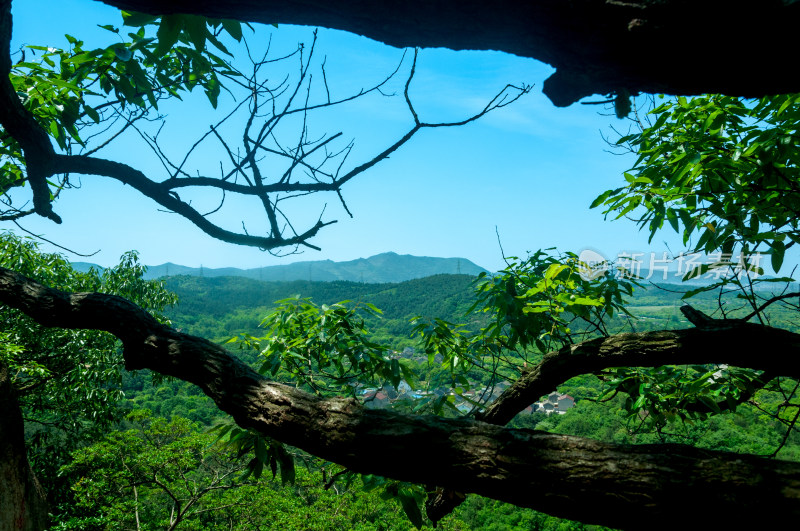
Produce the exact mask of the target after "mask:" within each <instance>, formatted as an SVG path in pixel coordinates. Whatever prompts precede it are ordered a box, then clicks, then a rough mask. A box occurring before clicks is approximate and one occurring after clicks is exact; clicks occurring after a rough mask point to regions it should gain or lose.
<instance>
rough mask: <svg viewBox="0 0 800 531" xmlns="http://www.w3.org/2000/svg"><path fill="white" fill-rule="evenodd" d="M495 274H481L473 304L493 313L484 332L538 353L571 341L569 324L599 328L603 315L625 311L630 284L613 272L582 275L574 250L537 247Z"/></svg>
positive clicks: (630, 288) (512, 344) (631, 289)
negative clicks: (556, 252) (552, 251)
mask: <svg viewBox="0 0 800 531" xmlns="http://www.w3.org/2000/svg"><path fill="white" fill-rule="evenodd" d="M511 260H512V261H511V262H510V263H509V266H508V267H507V268H506V269H504V270H503V271H501V272H500V273H499V274H497V275H493V276H489V275H485V274H484V275H481V277H480V281H479V284H478V287H477V294H478V303H477V304H476V309H481V311H483V312H485V313H488V314H490V315H491V321H490V324H489V325H488V326H487V327H486V329H485V330H484V331H483V333H484V334H485V335H486V336H488V337H493V338H499V339H501V340H502V343H503V345H504V346H505V347H506V348H509V349H515V348H517V347H520V348H522V349H525V348H528V347H531V346H534V347H536V348H537V349H538V350H539V351H540V352H542V353H545V352H549V351H550V350H553V349H556V348H560V347H561V346H563V345H564V344H567V343H570V342H572V334H573V332H574V330H573V328H572V323H576V320H577V323H576V324H580V325H581V326H580V328H581V329H583V328H585V326H589V327H590V328H591V329H592V330H593V331H601V332H602V330H603V319H604V318H605V317H613V316H614V314H615V313H620V312H622V313H625V312H626V310H625V307H624V296H625V295H626V294H627V295H631V294H632V293H633V287H634V283H633V282H632V281H630V280H626V279H621V278H617V277H616V276H615V275H614V274H613V272H610V273H608V274H604V275H601V276H599V277H597V278H594V279H591V280H586V279H584V278H582V277H581V276H580V274H579V271H580V268H581V263H580V261H579V260H578V257H577V256H576V255H574V254H572V253H567V254H564V255H562V256H550V255H549V254H548V253H547V252H546V251H537V252H536V253H534V254H532V255H531V256H530V257H528V259H527V260H522V261H518V260H516V259H511Z"/></svg>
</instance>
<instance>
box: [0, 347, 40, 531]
mask: <svg viewBox="0 0 800 531" xmlns="http://www.w3.org/2000/svg"><path fill="white" fill-rule="evenodd" d="M47 520H48V510H47V502H46V500H45V495H44V491H43V490H42V487H41V486H40V485H39V482H38V481H37V480H36V476H35V475H34V473H33V470H31V467H30V464H29V463H28V455H27V453H26V451H25V425H24V423H23V421H22V411H21V410H20V408H19V403H18V402H17V397H16V393H15V391H14V387H13V386H12V384H11V378H10V375H9V373H8V366H7V365H6V364H5V363H3V362H2V360H0V529H4V530H8V531H38V530H41V529H45V528H46V527H47Z"/></svg>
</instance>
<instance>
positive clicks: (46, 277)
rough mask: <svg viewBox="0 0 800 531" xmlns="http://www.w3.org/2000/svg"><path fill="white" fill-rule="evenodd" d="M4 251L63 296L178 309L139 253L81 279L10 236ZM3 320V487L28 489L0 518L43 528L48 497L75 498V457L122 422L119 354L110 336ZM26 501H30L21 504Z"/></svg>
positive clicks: (11, 317)
mask: <svg viewBox="0 0 800 531" xmlns="http://www.w3.org/2000/svg"><path fill="white" fill-rule="evenodd" d="M0 251H1V252H0V265H2V266H9V267H14V268H15V269H16V270H18V271H20V272H22V273H24V274H26V275H28V276H30V277H31V278H37V279H40V280H41V281H43V282H47V283H48V284H52V285H54V286H60V287H62V288H64V289H69V290H91V291H98V292H106V293H116V294H120V295H124V296H126V297H127V298H128V299H130V300H132V301H137V303H138V304H140V305H141V306H142V307H144V308H149V309H150V310H151V311H153V312H155V313H156V315H158V313H157V312H158V311H160V310H162V309H163V308H164V307H165V306H166V305H169V304H172V303H174V301H175V298H174V296H173V295H171V294H170V293H169V292H167V291H166V290H165V289H164V288H163V287H162V286H161V283H160V282H146V281H143V280H142V278H141V276H142V273H143V272H144V269H143V268H142V266H140V265H139V263H138V261H137V257H136V255H135V253H129V254H126V255H125V256H123V257H122V260H121V262H120V264H119V265H118V266H117V267H115V268H109V269H107V270H105V271H104V272H103V273H102V274H101V273H99V272H97V271H95V270H91V271H90V272H88V273H78V272H76V271H74V270H73V269H72V267H71V266H70V265H69V263H68V262H67V261H66V260H64V259H63V258H61V257H60V256H57V255H47V254H42V253H40V252H39V251H38V249H37V248H36V245H35V244H34V243H33V242H31V241H26V240H21V239H19V238H17V237H14V236H13V235H11V234H7V233H2V234H0ZM0 315H2V320H0V321H1V322H2V323H3V324H2V326H1V327H0V341H1V342H2V343H0V349H2V350H0V386H2V389H3V390H2V393H3V395H2V399H3V402H2V404H3V412H4V413H3V417H2V423H3V425H2V433H3V444H4V446H5V447H4V454H3V455H4V459H3V460H2V461H0V466H2V467H3V469H4V472H3V478H4V481H8V479H7V478H13V477H15V476H18V477H21V478H27V479H25V481H27V482H28V483H29V484H30V487H29V488H27V489H26V491H19V490H18V488H17V487H16V486H15V485H14V484H13V482H9V483H6V485H5V486H4V488H3V489H2V494H1V495H0V511H1V512H2V514H5V515H9V518H14V519H17V518H18V519H19V521H21V522H24V523H27V520H28V518H27V517H26V516H25V515H23V514H21V513H20V511H25V510H31V509H33V510H34V511H35V512H34V513H33V514H32V515H31V518H32V520H31V522H32V523H34V526H35V527H42V526H43V525H44V524H43V521H42V520H41V516H43V517H45V519H46V516H47V512H48V511H47V509H46V504H45V499H44V498H45V496H46V497H47V500H48V501H49V503H50V505H57V504H59V503H64V502H65V501H66V499H67V498H68V497H69V495H68V493H67V492H66V490H67V489H66V485H65V484H64V482H63V479H62V478H60V477H59V474H58V468H59V467H60V466H61V465H63V464H64V463H66V462H67V461H68V454H69V452H70V451H71V450H73V449H75V448H76V447H77V446H78V445H80V444H82V443H85V442H86V441H89V440H92V439H93V438H96V437H97V436H98V435H99V434H101V433H103V432H104V431H105V430H107V429H108V427H109V426H110V425H112V424H113V422H114V421H115V420H117V419H118V418H119V412H118V410H117V408H116V403H117V402H118V401H119V399H120V398H121V391H120V383H121V375H120V373H121V367H120V356H121V354H120V352H119V349H118V346H117V340H116V338H114V337H113V336H111V335H109V334H105V333H102V332H95V331H89V330H87V331H78V330H76V331H68V330H60V329H46V328H42V327H40V326H38V325H37V324H36V323H35V322H33V321H32V320H30V319H28V318H27V317H25V316H24V315H21V314H20V313H19V312H17V311H15V310H13V309H11V308H10V307H7V306H4V307H2V308H0ZM161 319H162V321H166V319H165V318H163V317H161ZM23 435H27V437H23ZM29 462H30V464H29ZM8 467H13V468H11V470H13V469H16V470H17V473H13V474H12V473H11V472H10V470H9V468H8ZM31 467H32V468H33V470H35V475H34V474H33V473H31V472H30V469H31ZM37 478H39V479H40V480H41V481H42V482H43V483H45V484H46V485H47V487H48V488H47V492H46V493H45V492H42V490H41V488H39V487H38V486H36V485H38V480H37ZM26 496H32V497H29V498H28V500H27V501H25V502H22V501H21V500H22V499H23V498H24V497H26ZM43 507H45V508H43ZM28 508H31V509H28Z"/></svg>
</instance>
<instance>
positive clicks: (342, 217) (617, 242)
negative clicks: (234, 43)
mask: <svg viewBox="0 0 800 531" xmlns="http://www.w3.org/2000/svg"><path fill="white" fill-rule="evenodd" d="M13 14H14V37H13V43H14V46H18V45H21V44H38V45H46V46H54V47H64V46H66V41H65V40H64V38H63V34H64V33H70V34H72V35H75V36H78V37H80V38H82V39H84V40H86V41H87V46H92V45H95V46H97V45H101V44H107V43H108V42H109V40H108V38H109V36H111V35H110V34H108V33H107V32H104V31H102V30H98V29H97V27H96V25H97V24H109V23H111V24H119V23H120V22H121V19H120V16H119V13H118V12H117V11H116V10H114V9H112V8H109V7H107V6H105V5H103V4H100V3H98V2H93V1H89V0H60V1H58V2H55V1H52V0H50V1H47V0H45V1H41V0H25V1H20V0H16V1H15V2H14V6H13ZM256 29H257V33H256V35H255V36H251V37H250V38H251V40H253V41H254V42H255V43H256V45H258V43H263V42H265V41H266V39H267V38H268V35H270V34H271V35H272V39H273V46H274V47H275V48H276V49H280V48H284V49H290V48H292V47H294V46H296V43H297V42H299V41H301V40H304V41H307V42H308V41H310V37H311V31H312V30H311V29H310V28H298V27H290V26H281V27H279V28H277V29H275V28H273V27H270V26H268V27H263V26H258V27H256ZM318 46H319V48H318V53H320V54H324V55H326V56H327V58H328V64H327V71H328V74H329V80H330V81H331V85H332V87H333V88H334V90H338V89H339V88H340V87H342V86H343V85H349V86H350V87H353V86H365V85H368V84H369V83H370V82H374V81H375V80H377V79H379V78H380V77H381V76H382V75H383V74H384V73H386V72H388V71H390V70H391V69H392V68H393V67H394V65H395V64H396V63H397V61H399V58H400V56H401V55H402V51H400V50H397V49H394V48H390V47H387V46H385V45H383V44H380V43H376V42H373V41H370V40H368V39H365V38H361V37H357V36H353V35H350V34H346V33H343V32H338V31H329V30H322V31H320V35H319V45H318ZM551 71H552V70H551V69H550V68H549V67H548V66H547V65H544V64H542V63H539V62H536V61H534V60H531V59H522V58H518V57H514V56H510V55H507V54H502V53H496V52H453V51H448V50H439V49H434V50H423V51H422V52H421V54H420V58H419V64H418V74H417V77H416V79H415V81H414V85H413V91H412V95H413V97H414V99H415V101H417V104H418V107H419V109H420V112H421V114H422V118H423V119H424V120H428V121H438V120H448V119H455V118H458V117H465V116H467V115H469V114H470V113H471V112H474V111H475V110H477V109H478V108H480V107H481V106H482V105H483V104H484V103H485V102H486V101H488V99H490V98H491V97H492V95H493V94H494V92H495V91H497V90H498V89H500V88H501V87H503V86H504V85H505V84H506V83H529V84H534V85H535V88H534V90H533V92H532V93H531V94H529V95H528V96H526V97H524V98H523V99H522V100H520V101H518V102H517V103H515V104H514V105H512V106H510V107H507V108H505V109H501V110H498V111H496V112H494V113H492V114H491V115H489V116H487V117H484V118H483V119H481V120H479V121H478V122H476V123H473V124H470V125H468V126H465V127H460V128H455V129H444V130H431V131H423V132H422V133H421V134H419V135H418V136H417V137H416V138H415V139H413V140H412V141H411V142H410V143H409V144H407V145H406V146H404V147H402V148H401V149H400V150H399V151H398V152H396V153H395V154H394V155H392V157H391V159H390V160H387V161H384V162H382V163H380V164H379V165H377V166H375V167H373V168H372V169H371V170H369V171H368V172H366V173H364V174H362V175H361V176H359V177H357V178H356V179H354V180H353V181H351V182H350V183H349V184H348V185H346V186H345V188H344V196H345V199H346V200H347V203H348V205H349V207H350V210H351V211H352V212H353V214H354V216H355V217H354V218H353V219H350V218H349V217H347V215H346V214H345V213H344V211H343V210H342V208H341V207H340V206H339V203H338V200H337V199H336V197H335V196H332V197H331V196H329V197H326V198H324V202H327V210H326V212H325V218H326V219H338V220H339V222H338V223H337V224H335V225H332V226H330V227H327V228H326V229H324V230H323V231H322V232H321V234H320V235H319V236H318V237H316V238H314V239H313V240H312V243H314V244H315V245H317V246H320V247H322V251H321V252H315V251H310V250H308V251H305V252H304V253H303V254H300V255H293V256H287V257H284V258H276V257H273V256H271V255H270V254H267V253H264V252H261V251H259V250H257V249H250V248H245V247H239V246H234V245H231V244H226V243H222V242H218V241H216V240H213V239H212V238H210V237H208V236H206V235H205V234H204V233H202V232H201V231H199V230H198V229H196V228H195V227H194V226H192V225H191V224H190V223H188V222H186V221H184V220H183V219H182V218H180V217H178V216H176V215H170V214H166V213H163V212H160V211H159V210H158V205H156V204H154V203H153V202H151V201H149V200H148V199H146V198H143V197H141V196H140V195H139V194H138V193H136V192H134V191H133V190H131V189H130V188H127V189H126V188H125V187H123V186H121V185H118V184H116V183H113V182H109V181H108V180H107V179H104V178H99V177H84V178H82V179H81V185H82V188H81V189H78V190H70V191H68V193H66V194H65V195H64V196H63V197H62V198H61V199H59V200H58V202H57V203H56V204H55V209H56V211H57V212H58V213H59V214H60V215H61V216H62V217H63V219H64V223H63V225H61V226H57V225H54V224H52V223H51V222H49V221H45V220H39V219H35V220H34V219H28V220H26V221H25V222H24V226H25V227H26V228H27V229H29V230H31V231H34V232H37V233H40V234H43V235H45V236H46V237H47V238H49V239H52V240H54V241H56V242H58V243H60V244H62V245H64V246H66V247H69V248H71V249H74V250H76V251H80V252H93V251H95V250H98V249H99V250H100V252H99V253H98V254H97V255H95V256H94V257H92V258H90V259H88V260H90V261H94V262H96V263H99V264H101V265H110V264H112V263H115V261H116V260H117V258H118V257H119V255H120V254H121V253H123V252H124V251H127V250H129V249H136V250H138V251H139V252H140V254H141V258H142V261H143V262H144V263H146V264H153V265H155V264H161V263H164V262H174V263H179V264H183V265H189V266H199V265H201V264H202V265H203V266H205V267H223V266H235V267H242V268H248V267H258V266H265V265H274V264H281V263H288V262H292V261H298V260H322V259H331V260H337V261H340V260H352V259H355V258H359V257H367V256H371V255H374V254H377V253H381V252H385V251H395V252H398V253H401V254H414V255H422V256H441V257H455V256H457V257H464V258H467V259H469V260H472V261H473V262H475V263H477V264H479V265H481V266H483V267H486V268H488V269H499V268H501V267H502V266H503V261H502V256H501V251H500V248H499V246H498V241H497V236H496V231H497V232H498V233H499V235H500V238H501V241H502V244H503V248H504V250H505V253H506V254H507V255H517V256H524V255H525V254H526V253H527V252H528V251H534V250H536V249H539V248H547V247H554V246H555V247H558V248H559V249H562V250H571V251H575V252H578V251H580V250H581V249H584V248H587V247H589V248H593V249H596V250H598V251H600V252H602V253H603V254H605V255H606V256H612V257H613V256H616V254H617V253H618V252H620V251H628V252H630V251H647V250H654V251H659V252H660V251H664V250H667V245H669V246H670V247H671V249H672V250H673V251H679V250H680V247H679V245H678V243H677V239H676V238H674V234H668V233H667V232H666V231H665V232H664V234H665V237H668V238H671V240H670V241H668V242H666V243H663V244H662V243H661V242H660V241H659V242H653V245H651V246H648V245H647V238H646V235H645V234H643V233H640V232H639V231H638V230H637V228H636V227H635V225H634V224H633V223H631V222H629V221H624V220H622V221H616V222H611V221H604V220H603V216H602V213H601V212H600V211H599V210H589V208H588V207H589V204H590V203H591V201H592V200H593V199H594V198H595V197H596V196H597V195H598V194H600V193H601V192H603V191H604V190H606V189H609V188H616V187H618V186H620V183H621V182H622V172H623V171H624V170H625V169H627V168H628V167H629V165H630V164H631V163H632V160H631V159H630V158H627V157H622V156H615V155H612V154H610V153H608V152H607V151H606V149H607V145H606V143H605V142H604V140H603V138H602V135H601V133H602V134H612V135H613V132H612V131H611V130H610V127H611V126H614V127H617V128H620V127H621V128H623V129H624V128H625V127H626V126H625V122H623V121H619V120H617V119H616V118H614V117H613V116H608V115H601V114H599V112H600V111H602V109H601V108H600V107H599V106H594V105H593V106H585V105H573V106H572V107H570V108H566V109H560V108H555V107H554V106H553V105H552V104H551V103H550V102H549V100H547V98H545V97H544V96H543V95H542V93H541V85H542V82H543V81H544V80H545V79H546V77H547V76H548V75H549V74H550V73H551ZM337 80H338V81H337ZM230 103H231V102H230V100H226V99H224V98H223V99H221V104H220V106H221V107H223V108H224V107H225V106H226V104H230ZM165 111H166V113H167V114H168V118H167V125H166V126H165V130H164V133H162V137H163V138H169V141H168V142H166V143H165V145H166V146H167V147H168V148H169V149H171V150H172V151H173V152H174V153H175V154H177V153H180V151H181V149H183V148H184V147H185V146H186V145H189V144H191V142H193V141H194V139H195V138H196V135H197V134H198V132H202V131H204V130H207V128H208V124H209V123H211V121H212V120H213V119H214V118H215V116H216V115H215V114H214V113H213V112H211V109H210V107H209V106H208V104H207V103H206V102H205V100H204V98H203V97H197V98H188V99H187V101H186V103H185V104H180V105H176V106H171V107H169V108H167V109H165ZM410 124H411V121H410V117H409V116H408V114H407V113H406V112H405V111H404V107H403V103H402V101H401V100H400V99H399V98H397V99H396V101H394V102H393V103H392V102H391V101H390V100H387V99H386V98H376V99H371V100H366V101H364V102H363V103H362V104H359V105H358V106H356V107H355V108H350V109H348V110H347V112H346V113H345V114H341V113H340V114H336V115H329V116H327V117H326V119H325V120H324V121H323V122H321V123H320V124H318V126H317V127H318V128H319V129H320V130H322V129H327V130H333V129H336V130H339V129H342V130H345V131H346V132H347V133H346V136H347V135H349V136H352V137H353V138H355V141H356V146H357V153H358V155H360V156H361V158H365V157H366V156H368V155H370V154H374V153H377V152H378V151H380V150H381V149H382V148H383V147H385V145H388V144H387V142H389V141H390V140H391V139H392V138H393V137H395V136H397V135H398V134H401V133H402V132H403V131H404V128H406V127H410ZM100 155H102V156H105V157H109V158H117V159H119V160H122V161H125V162H129V163H131V164H132V165H134V166H136V167H137V168H139V169H141V170H143V171H144V172H145V173H147V174H148V175H152V176H153V177H154V178H157V179H159V180H160V179H162V178H163V177H164V175H163V173H162V172H163V170H161V168H160V166H159V165H158V164H157V162H156V161H155V160H154V159H153V157H152V156H150V154H149V153H148V151H147V148H146V147H144V146H143V145H142V144H141V143H140V142H138V141H137V139H136V138H135V137H133V136H130V137H127V138H125V139H123V140H121V141H120V142H119V143H118V144H117V145H116V146H115V147H114V148H113V149H112V150H109V151H107V152H103V153H101V154H100ZM211 155H213V154H212V153H209V158H208V160H200V161H198V164H200V166H203V165H210V167H212V168H213V167H216V166H217V164H218V163H217V162H216V160H214V159H213V157H212V156H211ZM176 156H177V155H176ZM356 158H358V156H357V157H356ZM353 162H357V161H356V160H354V161H353ZM202 199H203V198H200V197H198V198H197V200H198V202H199V201H201V200H202ZM215 200H216V196H214V197H213V198H211V199H210V201H211V202H212V203H213V201H215ZM320 201H321V200H315V199H311V200H309V203H308V204H303V205H301V208H302V209H301V210H295V211H294V214H295V216H296V219H297V220H302V219H316V216H317V215H318V213H319V210H318V208H319V207H320V206H321V203H320ZM243 209H244V207H242V208H235V209H233V211H232V212H227V213H226V214H224V215H223V216H220V217H217V218H216V219H217V220H219V221H220V223H224V224H226V225H227V226H228V227H230V228H232V229H238V228H239V227H240V226H241V224H240V220H241V217H242V215H243V214H242V212H243V211H244V210H243ZM248 219H250V218H249V217H248ZM301 225H302V224H301ZM250 226H251V227H252V225H250ZM6 228H10V227H8V226H6ZM670 230H671V229H670ZM44 247H45V248H47V246H44ZM67 256H68V257H70V258H71V259H75V260H84V259H82V258H79V257H74V256H70V255H67Z"/></svg>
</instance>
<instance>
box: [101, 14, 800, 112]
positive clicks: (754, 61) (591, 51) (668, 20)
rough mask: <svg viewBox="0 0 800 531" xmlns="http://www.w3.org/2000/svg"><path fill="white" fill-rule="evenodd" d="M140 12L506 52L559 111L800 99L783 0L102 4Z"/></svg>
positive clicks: (791, 18)
mask: <svg viewBox="0 0 800 531" xmlns="http://www.w3.org/2000/svg"><path fill="white" fill-rule="evenodd" d="M102 1H103V2H104V3H106V4H109V5H113V6H116V7H119V8H122V9H129V10H134V11H143V12H147V13H154V14H162V13H193V14H198V15H204V16H209V17H216V18H234V19H238V20H242V21H250V22H262V23H266V24H271V23H281V24H299V25H306V26H323V27H326V28H334V29H340V30H345V31H349V32H352V33H356V34H359V35H364V36H367V37H369V38H372V39H375V40H378V41H381V42H384V43H386V44H389V45H392V46H398V47H408V46H419V47H446V48H451V49H453V50H467V49H469V50H501V51H504V52H508V53H512V54H516V55H519V56H523V57H532V58H535V59H538V60H540V61H543V62H545V63H548V64H550V65H552V66H553V67H555V68H556V69H557V71H556V73H555V74H553V75H552V76H551V77H550V78H549V79H548V80H547V81H546V82H545V84H544V93H545V94H546V95H547V96H548V97H549V98H550V99H551V100H552V101H553V103H555V104H556V105H558V106H566V105H570V104H572V103H574V102H576V101H578V100H579V99H581V98H583V97H585V96H590V95H592V94H608V93H611V92H618V93H622V94H625V93H626V92H630V93H636V92H647V93H666V94H684V95H688V94H701V93H709V92H712V93H724V94H730V95H734V96H744V97H756V96H764V95H767V94H776V93H788V92H798V91H800V77H798V76H792V75H787V74H786V68H788V65H787V62H786V55H785V53H786V51H788V50H793V49H795V47H796V46H795V45H796V43H795V42H794V35H795V29H796V28H797V27H798V26H800V4H798V3H797V2H787V1H782V0H571V1H569V2H566V1H564V0H498V1H494V2H486V1H483V0H402V1H401V0H390V1H384V2H373V1H366V0H342V1H338V2H336V3H335V4H333V5H332V4H331V3H330V2H327V1H325V0H302V1H301V0H281V1H279V2H278V1H274V0H229V1H226V2H219V1H217V0H173V1H171V2H163V1H161V0H102Z"/></svg>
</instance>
